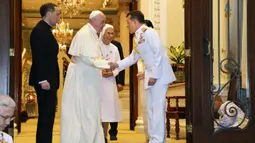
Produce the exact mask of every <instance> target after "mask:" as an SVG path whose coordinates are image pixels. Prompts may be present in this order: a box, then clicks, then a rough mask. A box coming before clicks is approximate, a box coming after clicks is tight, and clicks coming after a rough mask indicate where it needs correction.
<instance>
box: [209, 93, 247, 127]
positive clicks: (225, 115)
mask: <svg viewBox="0 0 255 143" xmlns="http://www.w3.org/2000/svg"><path fill="white" fill-rule="evenodd" d="M214 100H215V101H214V112H218V114H219V121H218V125H217V126H216V127H215V131H217V130H219V129H224V128H240V127H239V126H241V123H242V121H243V120H244V118H245V114H244V112H243V111H242V109H240V107H238V106H237V105H236V104H235V103H234V102H232V101H226V102H223V101H222V99H221V97H220V96H215V99H214Z"/></svg>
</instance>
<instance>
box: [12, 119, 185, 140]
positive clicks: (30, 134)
mask: <svg viewBox="0 0 255 143" xmlns="http://www.w3.org/2000/svg"><path fill="white" fill-rule="evenodd" d="M36 123H37V120H36V119H30V120H28V121H27V123H24V124H22V132H21V133H20V134H18V135H15V137H14V139H15V141H14V142H15V143H35V131H36ZM59 123H60V120H59V119H56V122H55V126H54V132H53V143H60V140H59V135H60V132H59V127H60V124H59ZM128 127H129V124H128V123H120V125H119V134H118V141H113V142H110V143H144V135H143V134H141V133H136V132H135V131H130V130H129V129H128ZM167 143H186V141H185V140H179V141H176V140H175V139H174V138H172V139H167Z"/></svg>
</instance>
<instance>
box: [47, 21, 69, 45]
mask: <svg viewBox="0 0 255 143" xmlns="http://www.w3.org/2000/svg"><path fill="white" fill-rule="evenodd" d="M52 33H53V35H54V36H55V38H56V39H57V41H58V43H59V45H60V47H62V46H64V47H66V46H68V45H70V43H71V41H72V38H73V29H70V28H69V23H65V22H64V21H63V19H62V22H61V23H60V24H57V25H56V28H55V29H53V30H52Z"/></svg>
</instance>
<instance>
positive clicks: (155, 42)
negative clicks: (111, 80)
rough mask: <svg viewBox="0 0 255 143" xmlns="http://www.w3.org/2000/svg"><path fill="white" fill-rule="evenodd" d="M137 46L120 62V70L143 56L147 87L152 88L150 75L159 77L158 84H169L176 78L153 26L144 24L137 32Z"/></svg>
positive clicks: (145, 85)
mask: <svg viewBox="0 0 255 143" xmlns="http://www.w3.org/2000/svg"><path fill="white" fill-rule="evenodd" d="M135 41H136V43H137V48H135V49H134V50H133V51H132V53H131V54H130V55H129V56H128V57H127V58H125V59H123V60H121V61H120V62H118V65H119V71H121V70H123V69H125V68H127V67H129V66H131V65H133V64H135V63H136V62H137V61H138V59H139V58H141V59H142V60H143V62H144V65H145V79H144V87H145V89H147V88H150V86H149V85H148V80H149V78H150V77H152V78H155V79H157V82H156V84H169V83H171V82H173V81H175V80H176V78H175V75H174V73H173V70H172V67H171V65H170V60H169V58H168V56H167V53H166V49H165V48H164V46H163V45H162V42H161V40H160V37H159V35H158V33H157V32H156V31H155V30H153V29H152V28H149V27H147V26H146V25H142V26H141V27H140V28H139V29H138V30H137V31H136V32H135Z"/></svg>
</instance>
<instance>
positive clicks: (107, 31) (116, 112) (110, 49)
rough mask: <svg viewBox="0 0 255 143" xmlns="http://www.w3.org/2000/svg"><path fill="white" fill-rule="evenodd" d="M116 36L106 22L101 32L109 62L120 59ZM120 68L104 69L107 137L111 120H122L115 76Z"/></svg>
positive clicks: (104, 115)
mask: <svg viewBox="0 0 255 143" xmlns="http://www.w3.org/2000/svg"><path fill="white" fill-rule="evenodd" d="M113 38H114V28H113V26H112V25H109V24H106V25H105V26H104V28H103V30H102V32H101V33H100V39H101V51H102V56H103V58H104V59H105V60H107V61H109V62H117V61H120V55H119V51H118V48H117V47H116V46H115V45H113V44H112V43H111V41H112V40H113ZM118 73H119V72H118V70H117V69H116V70H114V71H110V70H102V76H103V79H102V94H101V119H102V124H103V128H104V135H105V138H106V137H107V132H108V125H109V122H119V121H121V113H120V103H119V98H118V90H117V86H116V80H115V76H117V75H118Z"/></svg>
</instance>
